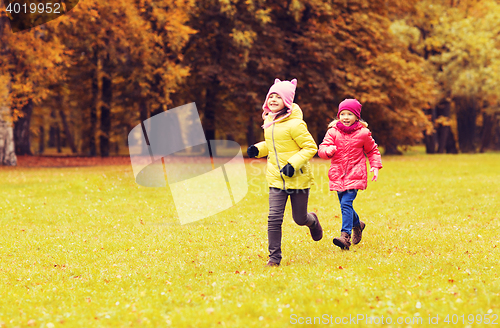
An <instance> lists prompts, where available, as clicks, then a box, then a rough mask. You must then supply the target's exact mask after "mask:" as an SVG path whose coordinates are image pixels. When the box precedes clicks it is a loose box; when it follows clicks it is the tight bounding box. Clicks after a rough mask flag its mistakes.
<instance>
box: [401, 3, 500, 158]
mask: <svg viewBox="0 0 500 328" xmlns="http://www.w3.org/2000/svg"><path fill="white" fill-rule="evenodd" d="M498 18H499V5H498V3H497V2H495V1H487V0H485V1H477V0H469V1H449V0H442V1H427V0H424V1H420V3H419V4H418V6H417V7H416V11H415V12H413V13H412V14H411V15H408V17H406V18H405V19H402V20H400V21H397V22H395V24H394V25H393V30H394V32H395V33H396V34H397V35H398V36H399V37H400V38H401V39H402V40H404V41H405V43H406V44H407V46H408V47H409V49H410V50H411V51H412V52H413V53H416V54H418V55H420V56H421V57H423V58H424V59H425V60H426V61H427V62H428V63H429V64H430V65H431V67H432V68H431V73H432V74H433V76H434V79H435V80H436V81H437V82H438V87H439V89H438V91H439V98H440V99H441V100H440V101H439V102H438V103H437V105H436V106H435V107H433V108H432V109H431V111H430V112H429V116H431V118H432V121H433V122H434V128H435V130H434V133H432V132H431V133H429V138H428V139H427V149H428V152H430V153H432V152H434V151H435V146H436V144H437V151H438V152H445V151H446V152H456V148H455V147H454V143H455V141H454V137H453V132H452V129H451V126H452V125H455V126H456V127H457V131H458V143H459V146H460V150H461V151H462V152H474V151H475V150H476V139H477V135H478V134H479V133H478V131H477V127H476V122H477V121H478V119H477V118H478V115H481V114H482V115H483V117H482V121H483V122H485V124H483V129H482V132H481V133H480V134H481V149H482V150H483V151H484V149H485V147H486V145H487V143H489V140H490V139H491V134H492V129H493V127H494V126H497V125H498V123H496V122H497V121H496V118H495V115H494V113H495V112H496V111H498V109H497V108H498V98H497V96H496V95H497V94H498V89H497V86H498V82H499V81H498V75H497V74H494V73H492V72H495V71H498V47H499V37H498V29H499V27H498V26H499V23H498V22H499V20H498ZM453 117H455V120H453ZM436 132H437V133H436ZM433 137H434V138H433Z"/></svg>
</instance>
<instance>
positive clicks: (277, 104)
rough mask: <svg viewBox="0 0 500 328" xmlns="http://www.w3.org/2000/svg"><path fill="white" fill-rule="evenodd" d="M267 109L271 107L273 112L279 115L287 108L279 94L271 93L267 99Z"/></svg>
mask: <svg viewBox="0 0 500 328" xmlns="http://www.w3.org/2000/svg"><path fill="white" fill-rule="evenodd" d="M267 107H269V109H270V110H271V112H273V113H277V112H279V111H280V110H282V109H283V108H284V107H285V103H284V102H283V99H281V97H280V95H279V94H277V93H271V94H270V95H269V98H268V99H267Z"/></svg>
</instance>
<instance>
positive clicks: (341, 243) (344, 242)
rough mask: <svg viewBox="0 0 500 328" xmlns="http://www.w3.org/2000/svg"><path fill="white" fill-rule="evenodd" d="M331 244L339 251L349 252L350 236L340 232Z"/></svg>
mask: <svg viewBox="0 0 500 328" xmlns="http://www.w3.org/2000/svg"><path fill="white" fill-rule="evenodd" d="M333 243H334V244H335V246H338V247H340V248H341V249H345V250H349V246H351V235H350V234H348V233H347V232H344V231H342V232H341V234H340V237H337V238H334V239H333Z"/></svg>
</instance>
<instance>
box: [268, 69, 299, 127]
mask: <svg viewBox="0 0 500 328" xmlns="http://www.w3.org/2000/svg"><path fill="white" fill-rule="evenodd" d="M296 88H297V79H293V80H292V81H280V80H279V79H275V80H274V84H273V85H272V86H271V88H270V89H269V92H268V93H267V96H266V101H264V105H262V110H263V112H262V119H265V118H266V115H267V114H269V113H270V115H273V114H275V113H272V112H271V109H269V107H268V106H267V101H268V100H269V96H270V95H271V93H277V94H278V95H279V96H280V97H281V99H283V103H284V104H285V107H286V108H288V111H287V113H286V114H285V115H283V116H282V117H280V119H279V120H277V121H273V122H269V123H267V124H265V125H263V126H262V127H263V128H264V129H266V128H268V127H269V126H271V125H272V124H273V123H276V122H279V121H281V120H283V119H285V118H286V117H288V116H290V114H292V105H293V98H294V97H295V89H296Z"/></svg>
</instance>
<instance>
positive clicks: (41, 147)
mask: <svg viewBox="0 0 500 328" xmlns="http://www.w3.org/2000/svg"><path fill="white" fill-rule="evenodd" d="M44 151H45V128H44V127H43V124H42V125H40V128H39V129H38V155H42V154H43V152H44Z"/></svg>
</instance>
